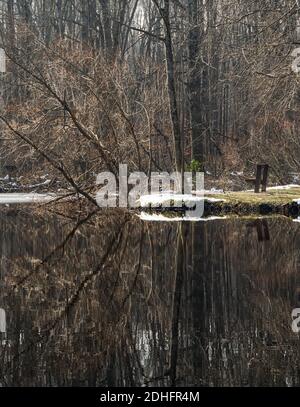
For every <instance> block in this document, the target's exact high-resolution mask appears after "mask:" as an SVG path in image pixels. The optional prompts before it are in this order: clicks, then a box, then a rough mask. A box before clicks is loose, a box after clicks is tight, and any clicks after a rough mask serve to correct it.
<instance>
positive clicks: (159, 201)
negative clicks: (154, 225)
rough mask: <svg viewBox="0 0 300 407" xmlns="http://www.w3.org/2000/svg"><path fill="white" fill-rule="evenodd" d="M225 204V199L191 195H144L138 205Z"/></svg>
mask: <svg viewBox="0 0 300 407" xmlns="http://www.w3.org/2000/svg"><path fill="white" fill-rule="evenodd" d="M203 201H206V202H224V199H217V198H208V197H204V196H196V195H191V194H182V195H180V194H171V193H170V194H167V193H164V194H153V195H143V196H141V197H140V199H138V201H137V202H138V204H139V205H140V206H141V207H142V208H145V207H149V206H151V207H155V206H156V207H157V206H160V205H166V204H167V205H166V206H170V204H171V203H172V206H179V207H180V206H182V205H183V204H184V205H186V206H188V207H191V206H193V205H195V204H196V203H197V202H203Z"/></svg>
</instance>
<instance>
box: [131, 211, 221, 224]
mask: <svg viewBox="0 0 300 407" xmlns="http://www.w3.org/2000/svg"><path fill="white" fill-rule="evenodd" d="M138 217H139V218H140V219H141V220H144V221H147V222H209V221H212V220H223V219H226V216H224V217H220V216H210V217H208V218H199V217H194V218H193V217H192V216H191V217H189V216H182V217H180V216H178V217H169V216H164V215H162V214H161V213H154V214H150V213H146V212H141V213H140V215H138Z"/></svg>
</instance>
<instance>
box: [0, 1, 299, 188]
mask: <svg viewBox="0 0 300 407" xmlns="http://www.w3.org/2000/svg"><path fill="white" fill-rule="evenodd" d="M0 7H1V25H0V27H1V38H0V46H1V47H2V48H3V49H4V51H5V56H6V72H5V73H2V74H1V92H2V106H1V118H2V124H1V140H0V143H1V144H0V150H1V166H2V174H3V175H5V174H7V172H9V171H11V172H16V173H17V174H18V176H22V177H25V179H28V180H32V179H33V178H34V179H35V178H36V177H38V176H44V175H45V174H49V175H50V177H51V180H52V181H53V182H54V181H58V182H61V184H62V186H64V185H70V184H71V185H72V186H73V187H74V188H79V189H80V191H87V190H88V188H90V187H91V185H93V184H94V182H95V174H97V173H98V172H99V171H101V170H103V169H106V170H109V171H112V172H114V173H116V172H117V170H118V164H119V163H128V165H129V166H130V168H131V169H132V170H134V169H139V170H142V171H145V172H149V171H153V170H159V171H162V170H171V169H174V168H177V169H179V170H181V169H183V168H191V167H193V168H201V169H204V170H205V172H206V173H207V175H208V179H210V178H211V180H212V182H213V180H214V179H219V183H220V182H223V183H224V184H225V185H229V186H230V182H232V180H230V177H231V176H232V173H236V172H242V171H247V170H249V169H253V165H255V164H256V163H257V162H259V161H263V162H267V163H268V164H269V165H271V166H272V176H273V177H274V181H276V182H286V181H288V180H290V179H295V177H297V173H298V172H299V150H300V146H299V137H298V124H299V118H298V115H297V113H298V109H299V91H298V82H299V76H298V75H297V74H296V73H295V72H293V70H292V68H291V66H292V63H293V61H294V60H295V57H293V56H292V53H293V51H294V50H295V49H296V48H297V47H298V45H297V41H298V40H300V39H299V38H298V35H297V33H298V31H299V30H298V28H299V27H298V23H299V7H300V5H299V4H298V1H297V0H276V1H274V0H272V1H271V0H264V1H261V0H260V1H258V0H243V1H236V0H235V1H232V0H206V1H205V0H164V1H162V0H161V1H160V0H118V1H116V0H47V1H46V0H7V1H1V5H0ZM228 182H229V183H228Z"/></svg>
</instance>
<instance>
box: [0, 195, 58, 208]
mask: <svg viewBox="0 0 300 407" xmlns="http://www.w3.org/2000/svg"><path fill="white" fill-rule="evenodd" d="M56 198H57V196H56V195H54V194H36V193H32V192H31V193H7V194H6V193H1V194H0V205H4V204H18V203H45V202H51V201H53V200H54V199H56Z"/></svg>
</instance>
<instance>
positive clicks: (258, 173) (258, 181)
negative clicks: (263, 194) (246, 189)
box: [254, 164, 262, 194]
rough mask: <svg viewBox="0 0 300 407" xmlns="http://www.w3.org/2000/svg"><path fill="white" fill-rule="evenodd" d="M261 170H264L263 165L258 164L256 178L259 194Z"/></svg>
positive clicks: (256, 190)
mask: <svg viewBox="0 0 300 407" xmlns="http://www.w3.org/2000/svg"><path fill="white" fill-rule="evenodd" d="M261 172H262V165H260V164H258V165H257V168H256V179H255V190H254V192H255V193H256V194H259V189H260V184H261Z"/></svg>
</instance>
